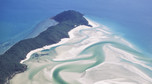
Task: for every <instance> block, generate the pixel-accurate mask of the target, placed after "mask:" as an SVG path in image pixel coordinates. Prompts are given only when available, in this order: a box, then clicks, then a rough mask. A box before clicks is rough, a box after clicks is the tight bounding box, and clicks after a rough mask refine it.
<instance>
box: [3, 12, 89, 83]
mask: <svg viewBox="0 0 152 84" xmlns="http://www.w3.org/2000/svg"><path fill="white" fill-rule="evenodd" d="M52 19H54V20H55V21H57V22H59V24H57V25H55V26H51V27H48V29H47V30H45V31H43V32H41V33H40V34H39V35H38V36H36V37H34V38H29V39H24V40H21V41H19V42H17V43H16V44H15V45H13V46H12V47H11V48H10V49H9V50H7V51H6V52H5V53H4V54H3V55H0V84H5V83H7V84H9V82H8V81H9V79H11V78H12V77H13V76H14V75H15V74H16V73H21V72H24V71H25V70H26V69H27V66H26V65H24V64H20V61H21V60H23V59H25V58H26V55H27V54H28V53H29V52H30V51H31V50H34V49H37V48H41V47H43V46H45V45H51V44H54V43H57V42H59V41H60V40H61V39H62V38H67V37H68V32H69V31H70V30H71V29H73V28H74V27H76V26H79V25H86V26H91V25H89V24H88V21H87V20H86V19H85V18H84V17H83V14H81V13H79V12H77V11H73V10H68V11H64V12H62V13H60V14H58V15H56V16H54V17H52Z"/></svg>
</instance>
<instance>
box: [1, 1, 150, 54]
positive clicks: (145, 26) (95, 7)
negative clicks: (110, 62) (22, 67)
mask: <svg viewBox="0 0 152 84" xmlns="http://www.w3.org/2000/svg"><path fill="white" fill-rule="evenodd" d="M151 2H152V1H151V0H140V1H139V0H134V1H132V0H95V1H88V0H76V1H72V2H71V0H62V1H60V0H55V1H52V0H45V1H42V0H22V1H21V0H13V1H12V0H1V1H0V4H1V6H0V11H1V14H0V27H1V28H0V43H1V44H2V43H6V42H9V43H11V42H12V40H10V39H12V38H13V41H15V42H16V41H18V40H21V39H24V38H25V37H26V36H27V34H29V33H31V31H32V30H33V29H34V27H35V26H36V24H38V23H39V22H41V21H43V20H45V19H47V18H50V17H52V16H54V15H56V14H58V13H60V12H62V11H63V10H69V9H73V10H77V11H80V12H82V13H83V14H85V15H88V16H93V17H96V18H100V20H101V21H102V24H104V25H106V26H108V27H109V28H111V29H113V30H115V31H116V32H119V34H120V35H122V37H125V38H127V39H128V40H129V41H131V42H132V43H133V44H136V45H137V46H138V47H139V48H141V50H143V51H144V52H146V53H152V46H151V44H152V39H151V36H152V33H151V31H152V29H151V28H152V24H151V22H152V18H151V15H152V11H151V9H152V6H151V4H150V3H151ZM16 4H17V5H16ZM14 38H15V39H14Z"/></svg>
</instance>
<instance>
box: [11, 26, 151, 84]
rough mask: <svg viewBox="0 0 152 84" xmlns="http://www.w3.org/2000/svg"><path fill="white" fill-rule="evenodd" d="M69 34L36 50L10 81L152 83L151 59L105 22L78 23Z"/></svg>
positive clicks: (29, 83)
mask: <svg viewBox="0 0 152 84" xmlns="http://www.w3.org/2000/svg"><path fill="white" fill-rule="evenodd" d="M69 35H70V38H66V39H62V40H61V41H60V42H59V43H57V44H56V45H52V46H51V47H49V48H48V49H47V48H45V47H44V48H43V49H42V50H39V51H37V52H35V53H33V54H32V55H31V57H30V58H29V59H28V60H25V61H24V62H23V63H24V64H26V65H28V70H27V71H25V72H24V73H20V74H17V75H16V76H15V77H14V78H13V79H12V80H11V81H10V82H11V84H113V83H116V84H151V83H152V75H151V74H152V65H151V64H152V59H149V58H147V57H146V56H145V55H144V54H143V53H142V52H140V51H139V50H138V49H137V48H136V47H134V46H133V45H132V44H131V43H129V42H127V41H126V40H125V39H123V38H121V37H119V36H116V35H115V34H113V33H112V32H111V31H110V30H109V29H108V28H107V27H105V26H104V25H101V24H100V25H98V26H96V27H93V28H90V27H87V26H79V27H77V28H74V29H73V30H71V31H70V32H69Z"/></svg>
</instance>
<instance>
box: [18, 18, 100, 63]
mask: <svg viewBox="0 0 152 84" xmlns="http://www.w3.org/2000/svg"><path fill="white" fill-rule="evenodd" d="M85 19H86V20H87V21H88V23H89V24H90V25H92V27H98V26H99V24H98V23H95V22H94V21H92V20H90V19H88V18H85ZM81 26H85V25H80V26H78V27H81ZM85 27H88V26H85ZM92 27H90V28H92ZM75 28H77V27H75ZM75 28H73V29H75ZM73 29H72V30H73ZM72 30H70V31H69V32H68V35H69V36H73V35H72V34H73V33H71V31H72ZM70 38H72V37H69V38H63V39H61V40H60V41H59V42H58V43H56V44H51V45H45V46H43V47H42V48H38V49H35V50H31V51H30V52H29V53H28V54H27V55H26V58H25V59H24V60H21V61H20V63H21V64H23V62H25V61H26V60H28V59H29V58H30V57H31V55H32V54H33V53H35V52H38V51H41V50H44V49H49V48H51V47H53V46H56V45H60V44H63V43H65V42H66V41H67V40H68V39H70Z"/></svg>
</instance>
